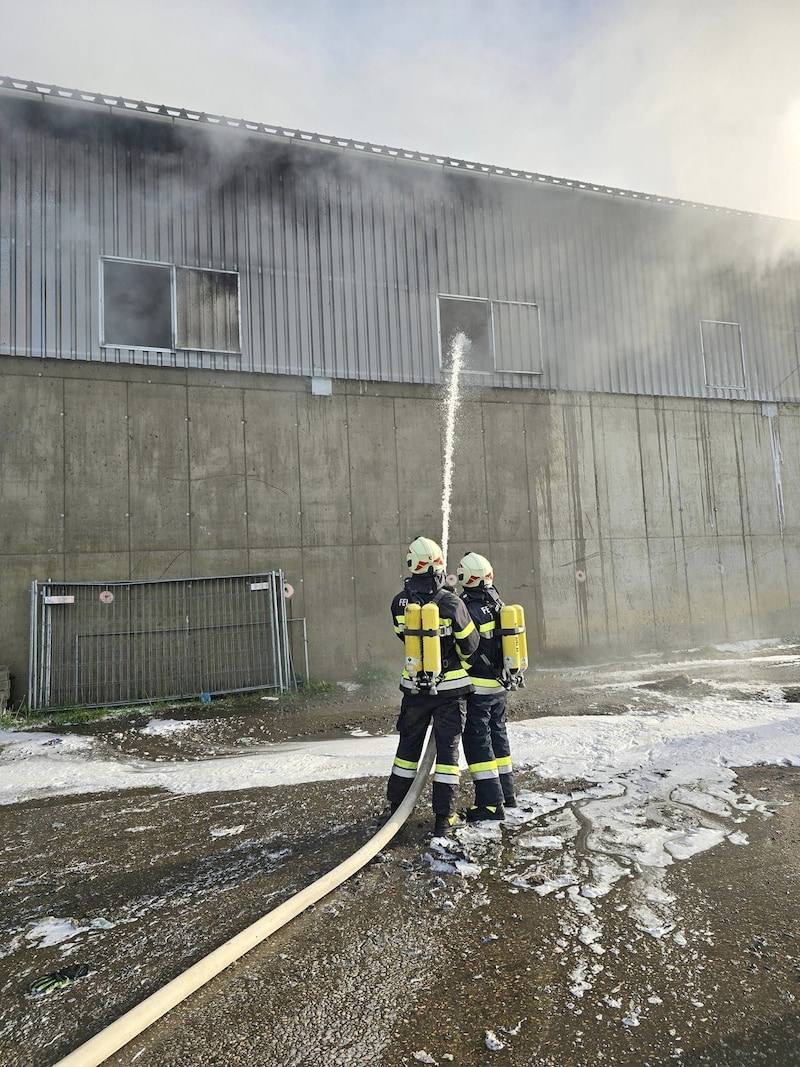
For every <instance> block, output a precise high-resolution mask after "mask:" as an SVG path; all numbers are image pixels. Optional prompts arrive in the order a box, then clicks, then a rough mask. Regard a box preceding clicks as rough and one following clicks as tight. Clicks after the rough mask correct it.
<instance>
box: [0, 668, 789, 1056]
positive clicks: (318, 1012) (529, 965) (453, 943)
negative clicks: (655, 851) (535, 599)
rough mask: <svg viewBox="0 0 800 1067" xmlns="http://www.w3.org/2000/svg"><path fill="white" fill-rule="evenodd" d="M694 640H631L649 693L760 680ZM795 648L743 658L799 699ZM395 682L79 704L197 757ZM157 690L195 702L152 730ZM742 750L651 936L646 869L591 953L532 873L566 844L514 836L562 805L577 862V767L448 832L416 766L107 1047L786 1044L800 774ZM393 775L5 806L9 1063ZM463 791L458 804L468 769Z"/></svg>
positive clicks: (181, 958)
mask: <svg viewBox="0 0 800 1067" xmlns="http://www.w3.org/2000/svg"><path fill="white" fill-rule="evenodd" d="M795 651H800V650H798V649H797V648H796V649H795ZM696 659H697V668H696V669H688V670H687V669H686V668H685V667H681V669H680V670H676V669H675V668H674V667H672V666H671V665H670V661H669V657H664V658H661V659H657V658H654V659H651V660H649V661H647V662H646V663H644V664H643V667H642V669H644V670H645V671H646V672H647V676H646V678H645V685H644V686H642V687H641V688H640V689H639V690H638V693H639V695H640V699H641V700H644V701H646V700H647V699H648V694H650V697H651V698H652V700H654V701H655V700H657V699H658V694H659V693H660V692H665V691H670V692H672V693H673V694H678V696H680V694H681V693H682V692H684V691H685V692H686V693H687V694H688V693H689V691H691V694H692V696H693V697H694V696H696V695H697V694H698V693H699V692H702V691H704V688H705V689H706V690H708V691H710V689H711V688H712V687H713V686H714V685H717V684H719V682H720V679H723V680H724V681H725V682H726V684H728V686H730V685H731V684H734V685H735V683H736V679H737V678H738V677H741V680H742V687H743V694H742V695H743V698H744V697H745V696H746V697H747V699H752V692H753V690H752V686H753V677H754V676H753V671H752V665H750V666H748V667H747V668H746V669H745V668H744V667H743V666H741V664H740V662H739V659H738V657H737V656H736V655H735V654H731V655H730V656H728V657H719V656H717V657H716V658H715V665H714V666H711V667H708V666H704V665H703V664H704V663H705V659H704V657H703V656H702V655H701V654H699V653H698V654H697V657H696ZM720 660H722V661H723V662H722V663H721V662H720ZM614 669H615V670H619V669H620V665H615V668H614ZM606 670H607V669H606V668H603V667H596V668H582V669H577V668H576V669H575V670H573V671H566V670H552V671H539V672H536V673H534V674H532V676H531V677H530V678H529V689H527V690H525V691H522V692H519V693H516V694H514V695H513V696H512V698H511V702H510V708H511V711H510V717H511V718H512V720H513V719H527V718H530V717H536V716H545V715H573V714H581V713H584V712H586V711H589V710H590V711H591V712H592V714H608V715H618V714H624V713H625V711H626V710H627V705H626V703H625V701H624V700H621V699H620V696H619V693H616V694H615V693H613V692H612V693H611V694H608V693H606V691H604V690H595V691H593V692H592V693H591V696H590V695H588V694H589V690H590V687H591V686H592V685H593V684H597V683H598V682H599V681H602V679H603V677H604V675H605V673H606ZM796 674H797V672H796V667H784V668H780V667H779V666H776V665H774V664H771V663H769V661H768V657H765V661H764V668H763V671H762V672H761V673H760V674H759V675H758V678H762V677H763V679H764V684H765V685H767V684H769V685H771V686H775V685H776V684H778V685H782V686H783V687H784V692H785V695H786V699H787V700H794V699H796V696H797V692H796V689H794V688H793V687H796V686H797V683H798V678H797V676H796ZM734 698H735V692H734ZM398 701H399V694H398V693H397V691H396V689H395V688H394V686H386V687H385V688H379V689H372V690H370V691H368V692H365V691H364V690H359V691H357V692H354V693H344V692H341V693H339V694H336V695H333V696H331V695H323V696H319V697H309V698H304V699H297V698H294V699H282V700H280V701H278V702H275V701H264V700H262V699H261V698H260V697H259V696H258V695H256V696H251V697H250V698H247V699H241V698H240V699H229V700H225V701H223V700H218V701H215V702H214V704H212V705H211V706H210V707H209V706H207V705H202V706H200V705H198V706H197V707H194V706H187V705H181V706H180V707H175V708H172V709H164V708H159V709H158V711H157V712H155V711H153V710H151V711H149V712H147V711H140V712H136V713H134V714H127V715H125V716H119V715H117V716H114V717H109V718H106V719H103V720H101V721H99V722H96V723H94V724H91V725H84V726H76V727H74V728H73V729H74V730H75V732H83V733H93V734H94V735H95V736H96V737H97V738H98V739H99V741H100V743H101V751H102V754H103V755H104V757H106V758H108V757H109V756H111V757H114V756H115V755H116V757H117V758H123V757H124V758H129V757H131V756H135V757H138V758H141V759H148V760H152V759H161V760H175V759H180V760H185V759H207V758H213V757H215V756H220V755H223V754H229V753H230V752H241V751H244V750H246V749H248V748H253V747H254V746H257V745H259V744H262V743H265V742H273V741H279V740H288V739H296V740H311V739H314V738H321V737H332V736H349V735H350V734H351V733H352V731H353V730H354V729H361V730H366V731H368V732H370V733H382V732H388V731H390V730H391V729H392V728H393V726H394V720H395V717H396V713H397V707H398ZM156 714H157V716H158V717H159V718H165V717H168V716H174V717H175V718H180V719H187V718H197V719H198V728H197V730H184V731H182V732H180V733H179V734H174V735H166V736H165V735H156V736H147V735H143V734H142V733H141V726H142V724H143V723H144V722H146V721H147V719H148V718H150V717H153V716H154V715H156ZM61 729H62V730H63V729H64V728H63V727H62V728H61ZM388 769H389V768H388V767H387V773H388ZM737 774H738V788H739V789H740V791H741V792H743V793H747V794H750V795H752V796H754V797H757V798H758V800H759V807H758V809H755V810H752V811H750V812H746V813H744V814H742V816H741V817H740V819H739V820H737V821H738V822H740V823H741V830H742V832H743V833H746V835H747V840H748V842H749V843H748V844H747V846H746V847H734V846H732V845H730V844H728V843H727V842H725V843H723V844H721V845H719V846H718V847H716V848H713V849H710V850H709V851H706V852H702V853H700V854H698V855H695V856H693V857H692V858H691V859H690V860H687V861H686V862H682V863H675V864H674V865H672V866H670V867H669V868H667V869H666V870H665V871H664V872H663V878H662V879H661V881H660V882H659V885H658V892H659V893H661V894H662V895H663V898H664V899H667V898H669V899H670V900H671V901H672V903H671V905H670V907H671V914H672V917H673V924H672V925H673V926H675V928H676V929H679V930H680V931H681V936H677V934H674V935H672V934H671V935H670V936H661V935H660V934H659V935H658V936H655V935H654V934H653V932H652V931H650V932H647V931H644V930H642V929H641V928H640V927H639V926H637V925H636V924H633V923H632V922H631V921H630V911H631V908H632V907H633V905H634V904H635V897H636V894H637V892H641V880H640V879H638V878H637V877H635V876H634V875H635V874H636V872H635V871H633V870H632V871H631V872H630V875H631V876H630V877H629V878H627V879H622V880H620V881H619V882H618V883H617V884H616V885H615V887H614V891H613V892H611V893H609V894H608V895H607V896H606V897H604V898H603V899H602V901H595V902H594V908H595V909H596V914H597V915H598V916H599V917H600V920H601V922H602V928H603V938H602V942H603V952H602V954H597V955H593V953H592V952H591V951H590V950H591V944H590V943H589V941H588V940H587V938H586V935H585V929H586V928H585V927H582V926H581V917H580V909H579V908H578V909H577V910H576V899H575V897H574V896H573V897H570V893H569V890H568V889H565V891H564V892H560V893H547V894H546V895H542V894H540V893H538V892H536V891H531V887H532V886H533V887H535V886H536V882H537V877H538V878H539V880H540V881H542V882H544V881H545V880H546V878H547V877H549V876H551V875H552V873H553V867H552V864H553V861H551V860H546V859H540V860H537V859H535V858H532V856H531V853H530V850H529V849H527V850H526V837H525V835H526V834H529V833H530V830H531V826H532V825H534V824H535V825H536V827H537V829H538V830H539V831H542V832H544V831H547V832H550V833H556V832H560V833H562V834H563V833H565V826H566V825H567V820H568V819H569V820H572V822H571V823H570V825H572V824H574V831H569V832H570V833H573V839H572V845H571V856H572V857H573V862H574V863H575V864H577V865H578V866H580V864H581V863H582V862H583V859H584V858H585V853H586V851H587V849H588V848H589V844H588V842H587V838H586V834H585V833H583V832H582V824H581V802H580V798H581V797H585V796H586V790H587V789H591V783H586V782H552V781H542V780H541V779H538V778H537V777H536V776H535V775H534V774H533V773H532V772H531V771H523V772H522V773H521V774H520V775H519V776H518V785H519V788H520V795H521V796H522V797H523V798H524V797H525V796H526V795H527V794H530V795H534V794H541V793H542V791H550V792H551V793H553V794H556V793H559V794H562V793H563V794H566V795H567V796H568V797H572V798H573V799H572V801H571V802H570V803H567V804H564V805H562V806H561V807H560V808H559V810H557V811H553V812H552V813H551V814H548V815H542V816H537V818H536V819H535V820H534V823H531V821H530V818H532V816H531V817H526V816H525V815H524V813H523V814H521V815H520V816H519V817H518V818H515V819H509V821H508V822H507V824H506V825H504V826H503V827H502V828H501V827H499V826H497V827H492V828H489V829H487V830H486V832H485V833H483V834H479V835H477V837H476V836H475V834H474V832H473V834H472V836H471V837H470V839H469V841H465V842H458V841H456V842H454V843H453V844H452V845H451V846H450V849H449V852H448V850H447V849H446V847H445V846H444V845H443V844H436V843H435V842H434V843H432V842H431V838H430V828H431V816H430V813H429V799H428V796H429V794H428V791H425V792H424V793H423V796H422V799H421V800H420V802H419V804H418V806H417V809H416V811H415V812H414V814H413V815H412V817H411V818H410V819H409V820H408V822H407V823H406V825H405V826H404V827H403V829H402V830H401V831H400V833H399V834H398V836H397V837H396V838H395V839H394V840H393V842H392V843H391V844H390V845H389V846H388V847H387V848H386V849H385V850H384V851H383V852H382V853H381V854H380V855H379V856H378V857H377V858H376V859H375V860H374V861H372V862H371V863H370V864H369V865H368V866H367V867H365V868H364V869H363V870H362V871H361V872H360V873H359V874H357V875H356V876H354V877H353V878H352V879H350V881H348V882H347V883H346V884H345V885H343V886H342V887H340V888H339V889H338V890H336V891H334V892H333V893H331V894H330V895H329V896H328V897H326V898H325V899H324V900H323V901H321V902H320V903H319V904H317V905H315V906H314V907H313V908H310V909H308V910H307V911H306V912H304V913H303V914H302V915H301V916H299V917H298V918H297V919H295V920H293V922H292V923H290V924H289V925H288V926H286V927H284V928H283V929H281V930H280V931H278V932H277V933H276V934H274V935H273V936H272V937H271V938H270V939H269V940H268V941H266V942H264V943H263V944H262V945H260V946H258V947H257V948H256V949H254V950H253V951H252V952H250V953H249V954H248V955H247V956H245V957H243V958H242V959H241V960H240V961H238V962H237V963H236V964H234V965H233V966H231V967H230V968H228V969H227V970H226V971H225V972H223V973H222V974H221V975H219V976H218V977H217V978H215V979H214V980H212V981H211V982H210V983H209V984H208V985H207V986H206V987H204V988H203V989H202V990H200V991H199V992H198V993H196V994H195V995H194V996H193V997H191V998H190V999H189V1000H188V1001H186V1002H184V1003H183V1004H181V1005H179V1006H178V1007H176V1008H175V1009H174V1010H173V1011H172V1012H171V1013H170V1014H169V1015H168V1016H166V1017H165V1018H164V1019H162V1020H160V1021H159V1022H157V1023H156V1024H154V1025H153V1026H152V1027H151V1028H150V1029H149V1030H148V1031H146V1032H145V1033H144V1034H143V1035H141V1036H140V1037H138V1038H135V1039H134V1040H133V1041H132V1042H131V1043H130V1044H129V1045H127V1046H126V1047H125V1048H124V1049H122V1050H120V1052H118V1053H116V1054H115V1055H114V1056H112V1057H111V1058H110V1059H109V1060H108V1061H107V1062H108V1063H109V1064H115V1065H122V1064H129V1063H132V1062H135V1063H136V1064H137V1065H139V1067H143V1065H146V1067H149V1065H153V1067H156V1065H158V1067H194V1065H197V1064H204V1065H211V1067H213V1065H226V1067H227V1065H231V1064H235V1065H242V1067H290V1065H296V1067H301V1065H302V1067H323V1065H325V1067H327V1065H342V1067H362V1065H374V1067H395V1065H398V1067H399V1065H404V1064H408V1065H412V1067H413V1065H414V1064H416V1063H434V1062H436V1063H439V1064H442V1063H448V1062H451V1063H454V1064H460V1065H463V1067H484V1065H485V1064H489V1063H492V1064H499V1065H502V1067H522V1065H530V1067H537V1065H541V1067H544V1065H552V1067H590V1065H596V1064H603V1063H608V1064H620V1065H637V1067H645V1065H651V1067H655V1065H662V1064H672V1063H675V1062H679V1063H684V1064H714V1065H727V1064H760V1063H771V1064H774V1065H777V1067H781V1065H784V1064H785V1065H796V1064H798V1063H800V1011H798V1000H797V997H798V996H800V907H798V905H800V880H799V879H798V866H799V864H800V859H798V857H799V856H800V852H799V851H798V839H799V838H800V772H798V769H797V768H794V767H790V766H780V767H774V766H760V767H753V768H743V769H740V770H738V771H737ZM384 788H385V783H384V781H381V780H378V779H365V780H362V781H344V782H336V783H330V782H324V783H314V784H306V785H295V786H291V787H280V788H276V789H251V790H245V791H238V792H237V790H236V783H235V782H232V783H231V790H230V792H225V793H213V794H202V795H193V796H175V795H172V794H167V793H165V792H161V791H151V790H136V789H133V790H126V791H124V792H119V793H114V794H94V795H89V796H72V797H59V798H52V799H48V800H40V801H30V802H27V803H24V804H14V805H5V806H2V807H0V835H1V838H2V842H3V847H2V850H1V851H0V885H2V886H3V898H4V903H3V908H2V909H0V995H1V996H0V1063H2V1064H3V1065H8V1067H11V1065H13V1067H49V1065H51V1064H55V1063H56V1062H57V1061H58V1059H59V1058H60V1057H62V1056H64V1055H66V1053H67V1052H69V1051H71V1050H72V1049H73V1048H75V1047H76V1046H77V1045H79V1044H80V1043H81V1042H82V1041H84V1040H86V1039H88V1038H89V1037H90V1036H92V1034H94V1033H96V1032H97V1031H99V1030H100V1029H101V1028H102V1027H103V1026H105V1025H107V1024H109V1023H110V1022H112V1021H113V1020H114V1019H115V1018H117V1017H118V1016H119V1015H120V1014H122V1013H123V1012H124V1011H125V1010H127V1009H128V1008H130V1007H132V1006H134V1005H135V1004H136V1003H138V1002H139V1001H141V1000H142V999H143V998H144V997H145V996H147V995H149V994H150V993H151V992H154V991H155V990H156V989H157V988H159V987H160V986H162V985H163V984H164V983H165V982H167V981H168V980H169V979H171V978H173V977H175V976H176V975H177V974H179V973H180V972H181V971H182V970H183V969H185V967H187V966H188V965H190V964H191V963H193V962H195V961H196V960H198V959H199V958H201V957H202V956H203V955H204V954H205V953H206V952H208V951H210V950H211V949H213V948H215V947H217V946H218V945H220V944H222V943H223V942H224V941H225V940H227V939H228V938H229V937H231V936H233V935H234V934H236V933H238V932H239V931H240V930H242V929H243V928H244V927H246V926H247V925H248V924H250V923H251V922H253V921H255V920H256V919H257V918H259V917H260V916H261V915H263V914H264V913H265V912H267V911H269V910H270V909H271V908H273V907H275V906H276V905H277V904H278V903H280V902H281V901H282V900H284V899H286V898H287V897H288V896H290V895H292V894H293V893H295V892H297V891H298V890H299V889H302V888H303V887H305V886H306V885H308V884H309V883H310V882H312V881H314V880H315V879H316V878H318V877H319V876H320V875H322V874H324V873H325V872H327V871H328V870H330V869H332V868H333V867H334V866H335V865H336V864H337V863H339V862H340V861H342V860H343V859H345V858H346V857H347V856H349V855H351V854H352V853H353V852H354V851H355V850H356V849H357V848H358V847H360V846H361V845H362V844H364V843H365V842H366V841H367V840H369V838H370V836H371V835H372V834H373V833H374V831H375V827H376V816H377V814H378V813H379V812H380V811H381V809H382V808H383V793H384ZM462 790H463V802H464V806H466V805H467V803H468V802H469V799H470V789H469V786H468V783H467V782H466V780H465V781H464V785H463V787H462ZM239 827H242V829H241V830H238V832H236V833H235V834H231V833H229V831H230V830H231V828H234V829H237V828H239ZM567 836H569V835H567ZM537 872H538V873H537ZM522 876H524V879H522V881H521V880H520V879H521V878H522ZM539 876H540V877H539ZM653 899H655V898H653ZM577 903H578V904H579V903H580V902H579V901H578V902H577ZM48 917H59V918H65V917H68V918H69V919H70V920H71V922H72V923H73V925H74V926H76V927H79V928H80V933H79V934H77V935H76V936H75V937H73V938H72V939H71V940H69V941H68V942H66V943H65V942H63V941H62V942H59V943H54V944H47V943H46V942H47V939H46V938H41V937H40V938H39V939H38V941H37V940H36V939H31V938H30V937H26V936H25V933H26V931H30V929H31V927H32V926H35V924H36V923H42V922H44V921H45V920H47V919H48ZM582 938H583V940H581V939H582ZM65 962H86V963H88V964H89V965H90V967H91V972H90V974H89V975H88V976H87V977H85V978H81V979H79V980H78V981H76V982H74V983H73V984H72V985H70V986H68V987H66V988H65V989H63V990H61V991H59V992H57V993H54V994H50V995H48V996H40V997H36V998H31V997H28V996H26V995H25V993H26V990H27V988H28V986H29V984H30V982H31V981H32V980H33V979H34V978H36V977H37V976H39V975H41V974H44V973H48V972H50V971H53V970H55V969H56V968H57V967H59V966H62V965H63V964H64V963H65ZM495 1044H496V1045H497V1046H500V1045H502V1046H503V1047H491V1046H493V1045H495Z"/></svg>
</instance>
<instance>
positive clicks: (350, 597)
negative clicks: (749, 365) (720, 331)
mask: <svg viewBox="0 0 800 1067" xmlns="http://www.w3.org/2000/svg"><path fill="white" fill-rule="evenodd" d="M333 389H334V392H333V395H332V396H330V397H320V396H313V395H311V391H310V382H309V380H308V379H303V378H289V377H285V378H284V377H277V376H273V375H253V374H245V373H240V374H236V373H233V374H232V373H224V374H223V373H220V374H215V373H214V372H209V371H199V370H179V369H161V370H157V369H154V368H152V367H149V368H148V367H135V366H130V365H98V364H90V363H87V362H71V361H70V362H66V361H60V360H59V361H45V360H31V359H24V358H10V357H4V358H3V359H2V361H0V427H2V434H1V435H0V572H1V575H2V580H0V662H3V663H7V664H9V666H10V668H11V671H12V675H13V699H14V700H15V701H19V700H21V699H22V698H23V696H24V693H25V688H26V684H27V655H28V647H27V646H28V614H29V585H30V582H31V580H32V579H34V578H36V579H45V578H53V579H59V580H65V581H81V580H89V579H91V580H109V581H110V580H126V579H152V578H162V577H192V576H208V575H225V574H241V573H249V572H252V571H257V570H262V569H276V568H280V569H282V570H284V571H285V573H286V576H287V579H288V580H289V581H290V582H291V583H292V584H293V586H294V588H295V590H296V595H295V597H294V599H293V601H292V606H291V611H292V614H293V615H294V616H305V617H306V619H307V622H308V635H309V655H310V668H311V675H312V677H313V678H315V679H322V678H326V679H339V678H346V677H350V676H352V675H353V674H354V673H355V671H356V669H357V668H358V666H359V664H361V663H365V662H368V661H375V662H378V663H384V664H386V665H390V666H397V668H398V669H399V666H400V645H399V642H397V640H396V638H395V637H394V634H393V632H392V629H391V623H390V619H389V612H388V606H389V601H390V599H391V596H392V595H393V593H394V592H396V590H397V589H398V588H399V587H400V582H401V579H402V577H403V569H404V566H405V547H406V545H407V543H408V541H409V540H410V539H411V538H413V537H414V536H416V535H417V534H419V533H426V534H429V535H431V536H434V537H436V538H439V537H440V536H441V508H440V493H441V468H442V445H441V425H442V421H441V414H442V406H441V405H442V402H441V394H440V392H439V391H438V390H437V389H435V388H433V387H427V386H412V385H390V384H378V385H375V384H367V383H357V382H338V381H337V382H334V386H333ZM799 416H800V409H799V408H798V406H797V405H789V404H785V405H769V406H765V407H764V409H763V410H762V405H761V404H760V403H755V402H734V401H723V400H712V401H709V400H691V399H668V400H667V399H661V398H657V397H627V396H608V395H600V394H591V395H586V394H574V393H573V394H568V393H560V394H554V393H544V392H542V391H538V390H525V391H523V390H513V391H511V390H485V391H480V392H478V391H469V392H468V393H467V399H466V400H465V402H464V403H463V405H462V409H461V413H460V419H459V424H458V425H459V440H458V449H457V455H456V465H455V466H456V471H455V483H454V489H453V513H452V519H451V526H450V551H449V565H450V568H451V569H454V567H455V564H456V563H457V561H458V558H459V556H460V554H461V553H462V551H464V550H466V549H469V548H475V549H478V550H480V551H482V552H484V553H485V554H486V555H488V556H489V557H490V558H491V560H492V562H493V564H494V567H495V573H496V575H497V581H498V587H499V589H500V591H501V592H502V593H503V595H504V596H505V599H506V600H519V601H520V602H521V603H522V604H523V605H524V607H525V609H526V615H527V620H528V629H529V646H530V649H531V652H532V653H533V654H534V661H535V659H536V657H537V656H538V657H542V656H544V655H547V656H560V655H566V654H573V653H575V652H576V651H580V650H583V651H584V652H585V651H586V650H587V649H590V650H591V652H592V653H593V654H594V653H595V652H597V653H598V654H599V653H600V652H601V651H607V650H609V649H612V650H613V649H615V648H624V649H626V650H631V649H640V650H649V649H654V648H662V649H668V648H679V647H686V646H690V645H697V644H700V643H704V642H709V641H722V640H741V639H746V638H753V637H759V636H773V635H780V634H783V633H790V632H793V631H794V629H795V623H794V613H793V608H794V606H795V605H796V604H797V603H798V601H800V560H799V557H798V545H799V544H800V483H798V480H797V479H796V478H789V477H787V478H785V479H783V478H782V477H781V472H782V469H783V463H782V459H781V456H783V457H793V456H796V455H797V454H798V450H799V449H800V440H798V438H800V417H799ZM581 578H583V579H584V580H580V579H581Z"/></svg>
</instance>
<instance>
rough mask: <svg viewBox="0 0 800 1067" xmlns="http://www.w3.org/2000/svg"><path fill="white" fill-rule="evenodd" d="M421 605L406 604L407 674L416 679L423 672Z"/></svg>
mask: <svg viewBox="0 0 800 1067" xmlns="http://www.w3.org/2000/svg"><path fill="white" fill-rule="evenodd" d="M421 614H422V613H421V611H420V606H419V604H406V610H405V612H404V615H405V627H406V628H405V635H404V637H403V641H404V644H405V649H406V673H407V674H408V676H409V677H410V678H414V679H416V677H417V674H419V672H420V671H421V670H422V625H421Z"/></svg>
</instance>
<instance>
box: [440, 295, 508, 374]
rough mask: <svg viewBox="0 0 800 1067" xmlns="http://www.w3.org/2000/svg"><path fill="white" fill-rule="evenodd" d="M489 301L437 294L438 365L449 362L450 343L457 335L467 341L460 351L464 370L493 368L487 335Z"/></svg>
mask: <svg viewBox="0 0 800 1067" xmlns="http://www.w3.org/2000/svg"><path fill="white" fill-rule="evenodd" d="M489 330H490V321H489V301H488V300H472V299H470V298H468V297H460V296H440V297H439V338H440V343H441V365H442V366H443V367H449V366H451V365H452V362H453V351H454V350H453V345H454V344H455V343H456V338H457V337H458V336H459V334H463V335H464V336H465V337H466V338H467V340H468V341H469V345H468V347H467V349H466V351H465V353H464V363H463V367H464V370H467V371H474V372H478V373H484V374H486V373H488V372H489V371H492V370H494V361H493V359H492V346H491V342H490V336H489Z"/></svg>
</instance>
